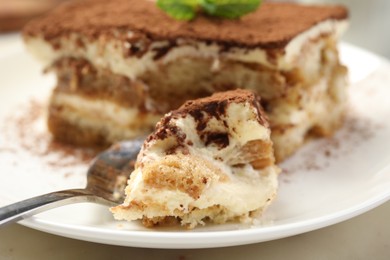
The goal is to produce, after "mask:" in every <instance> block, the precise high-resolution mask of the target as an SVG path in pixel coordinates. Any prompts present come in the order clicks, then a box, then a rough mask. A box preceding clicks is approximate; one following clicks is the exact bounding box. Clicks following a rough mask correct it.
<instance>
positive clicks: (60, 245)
mask: <svg viewBox="0 0 390 260" xmlns="http://www.w3.org/2000/svg"><path fill="white" fill-rule="evenodd" d="M389 219H390V202H387V203H385V204H383V205H382V206H379V207H378V208H376V209H374V210H372V211H369V212H367V213H365V214H363V215H360V216H358V217H355V218H353V219H350V220H348V221H345V222H342V223H339V224H336V225H333V226H330V227H327V228H323V229H320V230H316V231H312V232H309V233H305V234H302V235H298V236H294V237H289V238H285V239H280V240H275V241H270V242H264V243H259V244H253V245H246V246H237V247H227V248H215V249H196V250H194V249H193V250H184V249H181V250H159V249H145V248H130V247H119V246H110V245H102V244H95V243H89V242H84V241H79V240H73V239H69V238H63V237H59V236H54V235H50V234H46V233H43V232H40V231H35V230H33V229H29V228H26V227H23V226H21V225H18V224H13V225H9V226H6V227H3V228H0V259H95V260H97V259H224V260H228V259H290V260H293V259H299V260H304V259H389V258H390V225H389Z"/></svg>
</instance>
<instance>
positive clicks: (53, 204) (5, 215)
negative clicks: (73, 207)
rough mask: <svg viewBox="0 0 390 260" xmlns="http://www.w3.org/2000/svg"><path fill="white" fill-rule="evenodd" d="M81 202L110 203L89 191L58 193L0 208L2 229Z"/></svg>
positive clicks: (78, 190) (64, 191)
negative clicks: (51, 210)
mask: <svg viewBox="0 0 390 260" xmlns="http://www.w3.org/2000/svg"><path fill="white" fill-rule="evenodd" d="M79 202H99V203H103V204H108V203H109V202H108V201H106V200H104V199H102V198H99V197H97V196H95V195H93V194H92V193H91V192H90V191H89V190H88V189H72V190H63V191H56V192H52V193H48V194H44V195H40V196H37V197H33V198H30V199H26V200H22V201H19V202H16V203H13V204H10V205H8V206H5V207H2V208H0V227H1V226H4V225H5V224H9V223H13V222H16V221H19V220H22V219H25V218H28V217H31V216H33V215H35V214H38V213H40V212H43V211H46V210H49V209H53V208H57V207H60V206H64V205H68V204H72V203H79Z"/></svg>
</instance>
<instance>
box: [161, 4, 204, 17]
mask: <svg viewBox="0 0 390 260" xmlns="http://www.w3.org/2000/svg"><path fill="white" fill-rule="evenodd" d="M157 6H158V7H159V8H161V9H162V10H163V11H165V12H166V13H167V14H168V15H169V16H171V17H172V18H175V19H177V20H191V19H193V18H194V17H195V14H196V10H197V7H198V0H157Z"/></svg>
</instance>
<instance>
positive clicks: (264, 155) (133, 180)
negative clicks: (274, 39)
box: [111, 90, 279, 228]
mask: <svg viewBox="0 0 390 260" xmlns="http://www.w3.org/2000/svg"><path fill="white" fill-rule="evenodd" d="M274 161H275V160H274V154H273V147H272V141H271V139H270V129H269V127H268V122H267V119H266V117H265V115H264V112H263V111H262V109H261V107H260V103H259V99H258V98H257V97H256V96H255V95H254V94H253V93H252V92H251V91H249V90H235V91H228V92H222V93H217V94H214V95H212V96H211V97H208V98H203V99H198V100H194V101H188V102H186V103H185V104H184V105H183V106H181V107H180V108H179V109H177V110H174V111H172V112H170V113H168V114H166V115H165V116H164V117H163V118H162V119H161V121H160V122H159V123H158V124H157V126H156V129H155V131H154V133H153V134H151V135H150V136H149V137H148V139H147V140H146V141H145V143H144V145H143V148H142V150H141V152H140V154H139V156H138V158H137V162H136V165H135V170H134V172H133V173H132V174H131V175H130V180H129V182H128V186H127V188H126V195H127V197H126V199H125V202H124V203H123V204H122V205H120V206H117V207H114V208H112V209H111V210H112V212H113V213H114V216H115V218H116V219H119V220H121V219H125V220H136V219H142V220H143V224H144V225H146V226H153V225H157V224H166V223H171V222H172V220H178V221H180V223H181V224H182V225H185V226H188V227H190V228H193V227H195V226H196V225H197V224H204V221H205V220H208V221H211V222H215V223H224V222H226V221H229V220H236V219H237V220H241V221H245V220H249V219H250V217H251V216H253V215H254V214H255V213H259V212H261V211H262V210H263V209H264V208H265V207H266V206H268V205H269V204H270V203H271V201H272V200H273V198H274V197H275V195H276V189H277V175H278V172H279V170H278V168H277V166H275V165H274Z"/></svg>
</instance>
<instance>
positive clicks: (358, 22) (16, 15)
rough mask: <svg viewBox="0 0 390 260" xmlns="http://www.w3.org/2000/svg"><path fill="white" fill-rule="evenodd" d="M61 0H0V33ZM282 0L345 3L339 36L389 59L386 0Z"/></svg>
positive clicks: (389, 21)
mask: <svg viewBox="0 0 390 260" xmlns="http://www.w3.org/2000/svg"><path fill="white" fill-rule="evenodd" d="M64 1H66V0H0V33H9V32H13V31H17V30H19V29H20V28H21V27H22V26H23V25H24V24H25V23H26V22H27V21H28V20H30V19H32V18H34V17H36V16H38V15H40V14H42V13H45V12H47V11H48V10H50V9H52V8H53V7H55V6H56V5H57V4H59V3H60V2H64ZM107 1H109V0H107ZM140 1H142V0H140ZM274 1H278V2H283V1H279V0H274ZM284 1H285V2H286V1H289V2H301V3H307V4H323V3H329V4H343V5H346V6H347V7H348V8H349V10H350V20H351V24H350V28H349V30H348V32H347V33H346V35H345V36H344V38H343V40H344V41H346V42H349V43H352V44H354V45H357V46H360V47H363V48H366V49H369V50H371V51H373V52H375V53H377V54H379V55H382V56H385V57H387V58H389V59H390V0H371V1H369V0H284Z"/></svg>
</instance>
